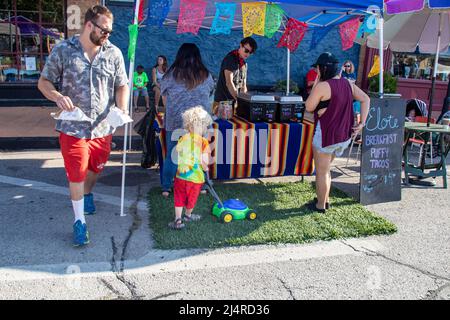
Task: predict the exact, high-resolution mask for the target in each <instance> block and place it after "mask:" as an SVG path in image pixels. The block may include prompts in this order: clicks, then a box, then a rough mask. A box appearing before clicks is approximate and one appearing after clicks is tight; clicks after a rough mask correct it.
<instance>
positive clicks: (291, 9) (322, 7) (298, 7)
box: [121, 0, 383, 215]
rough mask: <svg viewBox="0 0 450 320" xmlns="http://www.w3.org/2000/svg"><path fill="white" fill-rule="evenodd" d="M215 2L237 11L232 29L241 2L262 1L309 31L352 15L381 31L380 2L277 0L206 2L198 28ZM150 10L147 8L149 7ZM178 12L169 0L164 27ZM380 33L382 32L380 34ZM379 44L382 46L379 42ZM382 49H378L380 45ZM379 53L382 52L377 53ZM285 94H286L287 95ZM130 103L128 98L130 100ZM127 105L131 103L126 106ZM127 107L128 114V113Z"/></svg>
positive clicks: (206, 24) (238, 23) (210, 16)
mask: <svg viewBox="0 0 450 320" xmlns="http://www.w3.org/2000/svg"><path fill="white" fill-rule="evenodd" d="M141 2H142V0H136V1H135V6H134V8H135V9H134V10H135V13H134V20H133V24H134V25H137V23H138V21H139V18H138V17H139V8H140V4H141ZM150 2H151V0H150ZM215 2H224V3H236V4H238V5H237V9H236V13H235V17H234V22H233V26H232V29H239V28H242V10H241V6H240V4H241V3H244V2H265V3H272V4H277V5H279V6H280V7H281V9H283V10H284V12H285V14H286V17H287V18H295V19H297V20H298V21H300V22H304V23H307V24H308V26H310V27H312V28H319V27H328V26H332V25H335V24H340V23H343V22H345V21H346V20H349V19H351V18H353V17H355V16H362V15H377V17H378V18H379V21H380V23H379V26H380V28H381V30H382V26H383V16H382V12H383V0H279V1H271V2H268V1H251V0H218V1H211V0H207V6H206V12H205V18H204V19H203V21H202V25H201V28H206V29H209V28H211V25H212V22H213V20H214V17H215V12H216V6H215ZM150 8H151V7H150ZM179 13H180V0H172V4H171V6H170V10H169V13H168V15H167V17H166V18H165V20H164V23H163V25H164V26H168V27H170V26H172V27H176V26H177V23H178V17H179ZM145 23H146V22H145V20H144V21H142V22H141V26H144V25H145ZM381 34H382V32H381ZM381 43H383V42H382V41H381ZM380 48H382V46H380ZM380 52H381V53H382V50H380ZM380 56H381V57H380V65H381V70H382V66H383V58H382V54H380ZM133 71H134V58H133V59H130V66H129V78H130V79H131V78H132V75H133ZM382 77H383V72H380V93H382V90H383V85H382V84H383V78H382ZM289 78H290V50H289V49H287V86H286V87H287V90H289ZM131 89H132V83H131V81H130V91H131V92H132V90H131ZM287 93H289V91H288V92H287ZM130 101H132V99H130ZM130 105H131V104H130ZM132 109H133V108H132V107H130V114H131V113H132ZM126 135H127V127H126V128H125V137H124V142H125V144H124V150H126V149H127V146H126V144H127V136H126ZM125 165H126V152H124V156H123V171H122V201H121V215H124V214H123V203H124V183H125Z"/></svg>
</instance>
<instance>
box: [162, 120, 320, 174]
mask: <svg viewBox="0 0 450 320" xmlns="http://www.w3.org/2000/svg"><path fill="white" fill-rule="evenodd" d="M163 123H164V122H163V118H162V116H161V115H158V116H157V117H156V120H155V124H154V127H155V129H156V131H157V132H158V133H159V135H158V138H157V139H156V147H157V151H158V160H159V164H160V172H161V173H162V170H163V164H164V159H165V157H166V143H165V139H166V134H165V130H164V128H163ZM313 134H314V124H313V123H311V122H308V121H306V120H304V123H266V122H258V123H252V122H249V121H247V120H245V119H243V118H240V117H237V116H234V117H233V118H232V119H230V120H220V119H218V120H216V121H214V122H213V125H212V129H210V130H209V138H208V140H209V142H210V147H211V150H212V157H213V160H214V163H213V164H211V165H210V168H209V169H210V177H211V178H213V179H239V178H259V177H274V176H289V175H312V174H314V161H313V154H312V140H313Z"/></svg>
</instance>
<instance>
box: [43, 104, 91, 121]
mask: <svg viewBox="0 0 450 320" xmlns="http://www.w3.org/2000/svg"><path fill="white" fill-rule="evenodd" d="M50 115H51V116H52V117H53V118H54V119H56V120H70V121H89V122H90V123H92V122H94V120H93V119H91V118H89V117H88V116H87V115H85V114H84V112H83V111H81V109H80V108H75V110H73V111H65V110H63V111H59V112H53V113H50Z"/></svg>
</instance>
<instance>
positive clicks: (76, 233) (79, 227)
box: [73, 220, 89, 247]
mask: <svg viewBox="0 0 450 320" xmlns="http://www.w3.org/2000/svg"><path fill="white" fill-rule="evenodd" d="M88 243H89V232H88V231H87V227H86V223H81V221H80V220H77V221H76V222H75V223H74V224H73V246H74V247H79V246H84V245H86V244H88Z"/></svg>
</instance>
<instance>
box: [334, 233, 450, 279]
mask: <svg viewBox="0 0 450 320" xmlns="http://www.w3.org/2000/svg"><path fill="white" fill-rule="evenodd" d="M340 242H341V243H343V244H344V245H346V246H348V247H350V248H352V249H353V250H355V251H356V252H361V253H364V254H365V255H367V256H370V257H374V256H376V257H381V258H383V259H385V260H388V261H390V262H393V263H395V264H397V265H400V266H403V267H406V268H409V269H411V270H414V271H416V272H419V273H421V274H423V275H426V276H428V277H430V278H432V279H439V280H445V281H450V278H447V277H444V276H441V275H438V274H434V273H431V272H429V271H427V270H423V269H420V268H418V267H416V266H414V265H412V264H408V263H405V262H401V261H398V260H395V259H393V258H390V257H388V256H386V255H384V254H382V253H379V252H376V251H373V250H371V249H368V248H364V247H361V248H363V249H364V250H365V251H363V250H358V249H356V248H355V247H353V246H352V245H350V244H348V243H346V242H345V241H340Z"/></svg>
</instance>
